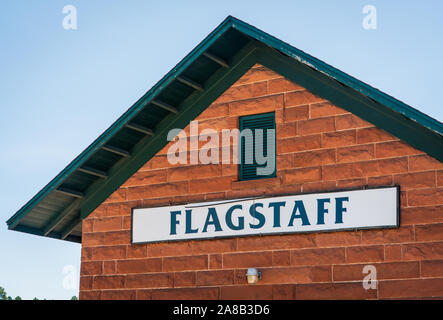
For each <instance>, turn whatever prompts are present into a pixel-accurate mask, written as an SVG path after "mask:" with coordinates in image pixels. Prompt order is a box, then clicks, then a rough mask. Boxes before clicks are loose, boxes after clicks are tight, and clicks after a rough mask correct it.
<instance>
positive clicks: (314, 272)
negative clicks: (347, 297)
mask: <svg viewBox="0 0 443 320" xmlns="http://www.w3.org/2000/svg"><path fill="white" fill-rule="evenodd" d="M260 270H261V272H262V279H261V280H260V284H268V283H272V284H277V283H278V284H280V283H281V284H283V283H288V284H290V283H294V284H295V283H315V282H330V281H332V271H331V266H304V267H283V268H264V269H260ZM245 283H246V281H245Z"/></svg>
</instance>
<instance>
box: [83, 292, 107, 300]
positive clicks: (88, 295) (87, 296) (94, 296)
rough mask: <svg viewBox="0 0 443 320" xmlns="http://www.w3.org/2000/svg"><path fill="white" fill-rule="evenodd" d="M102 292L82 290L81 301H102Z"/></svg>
mask: <svg viewBox="0 0 443 320" xmlns="http://www.w3.org/2000/svg"><path fill="white" fill-rule="evenodd" d="M101 293H102V292H101V291H99V290H97V291H82V290H80V293H79V299H80V300H100V297H101Z"/></svg>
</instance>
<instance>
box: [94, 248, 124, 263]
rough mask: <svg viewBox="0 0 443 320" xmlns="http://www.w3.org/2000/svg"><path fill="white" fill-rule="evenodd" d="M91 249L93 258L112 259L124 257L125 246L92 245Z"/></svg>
mask: <svg viewBox="0 0 443 320" xmlns="http://www.w3.org/2000/svg"><path fill="white" fill-rule="evenodd" d="M92 249H93V251H92V258H93V260H113V259H123V258H125V257H126V246H112V247H94V248H92Z"/></svg>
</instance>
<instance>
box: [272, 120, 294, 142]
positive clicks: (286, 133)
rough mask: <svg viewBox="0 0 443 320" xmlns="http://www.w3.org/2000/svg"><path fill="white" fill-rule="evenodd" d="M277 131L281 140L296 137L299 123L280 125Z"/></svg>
mask: <svg viewBox="0 0 443 320" xmlns="http://www.w3.org/2000/svg"><path fill="white" fill-rule="evenodd" d="M275 131H276V132H278V138H279V139H283V138H291V137H295V136H296V134H297V123H296V122H289V123H281V124H280V123H279V124H277V127H276V129H275Z"/></svg>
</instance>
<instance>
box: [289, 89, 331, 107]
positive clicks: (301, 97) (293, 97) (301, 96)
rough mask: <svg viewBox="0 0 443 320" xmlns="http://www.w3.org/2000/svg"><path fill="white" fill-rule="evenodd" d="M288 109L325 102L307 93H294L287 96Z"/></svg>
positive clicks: (303, 91) (304, 91)
mask: <svg viewBox="0 0 443 320" xmlns="http://www.w3.org/2000/svg"><path fill="white" fill-rule="evenodd" d="M285 98H286V107H291V106H299V105H303V104H310V103H317V102H324V101H325V100H324V99H322V98H320V97H319V96H316V95H315V94H313V93H311V92H309V91H307V90H302V91H293V92H288V93H286V94H285Z"/></svg>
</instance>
